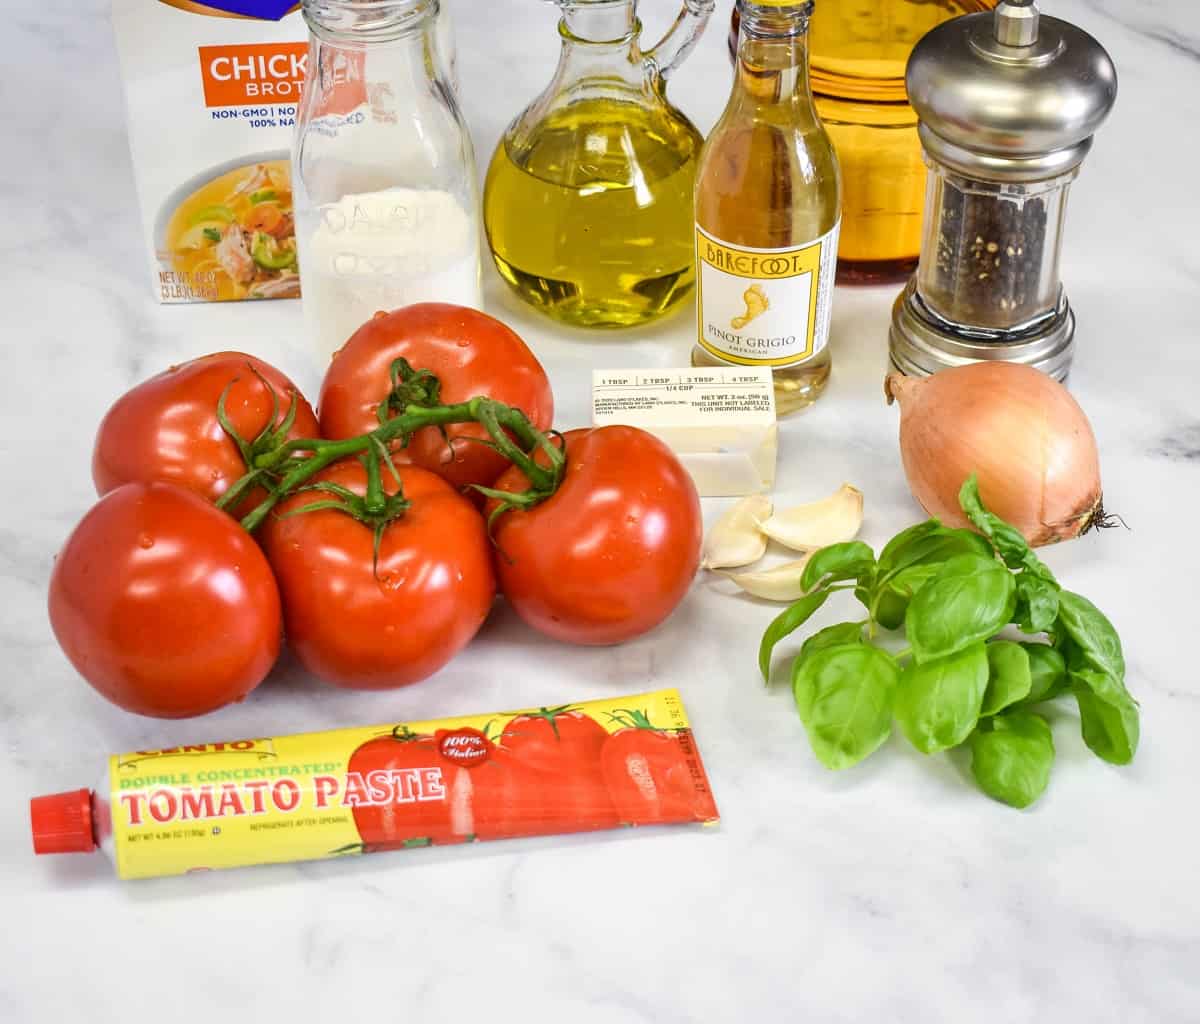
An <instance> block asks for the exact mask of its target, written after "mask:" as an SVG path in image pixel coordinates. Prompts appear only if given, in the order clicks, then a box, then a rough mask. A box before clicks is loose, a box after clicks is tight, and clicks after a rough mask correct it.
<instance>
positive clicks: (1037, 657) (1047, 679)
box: [1021, 643, 1070, 704]
mask: <svg viewBox="0 0 1200 1024" xmlns="http://www.w3.org/2000/svg"><path fill="white" fill-rule="evenodd" d="M1021 647H1022V648H1024V650H1025V654H1026V655H1027V656H1028V658H1029V674H1030V679H1031V682H1030V686H1029V695H1028V696H1027V697H1026V698H1025V700H1024V701H1023V702H1022V703H1024V704H1037V703H1039V702H1040V701H1044V700H1052V699H1053V698H1055V697H1057V696H1058V695H1059V694H1060V693H1064V692H1066V691H1067V690H1068V689H1069V688H1070V684H1069V683H1068V681H1067V663H1066V661H1064V660H1063V656H1062V655H1061V654H1059V653H1058V651H1056V650H1055V649H1054V648H1053V647H1051V646H1050V645H1049V644H1032V643H1023V644H1021Z"/></svg>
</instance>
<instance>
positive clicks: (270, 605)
mask: <svg viewBox="0 0 1200 1024" xmlns="http://www.w3.org/2000/svg"><path fill="white" fill-rule="evenodd" d="M50 623H51V625H52V626H53V628H54V635H55V636H56V637H57V639H58V643H59V646H61V647H62V649H63V652H64V653H65V654H66V655H67V657H68V658H69V659H70V660H71V663H72V664H73V665H74V666H75V668H76V669H77V670H78V671H79V674H80V675H82V676H83V677H84V678H85V679H86V680H87V681H88V682H89V683H91V685H92V686H93V687H95V689H96V690H97V691H99V693H100V694H101V695H103V696H104V697H107V698H108V699H109V700H110V701H112V702H113V703H114V704H117V705H119V706H120V707H123V708H125V709H126V710H128V711H133V712H136V713H137V714H139V715H152V716H154V717H157V718H186V717H189V716H191V715H202V714H204V713H205V712H208V711H213V710H215V709H216V708H219V707H221V706H223V705H225V704H229V703H231V702H233V701H239V700H241V699H242V698H243V697H245V696H246V694H248V693H249V692H250V691H251V690H253V689H254V687H256V686H257V685H258V684H259V683H260V682H261V681H262V680H263V678H264V677H265V676H266V674H267V673H268V672H269V671H270V670H271V666H272V665H273V664H274V663H275V659H276V657H277V656H278V654H279V644H280V607H279V592H278V590H277V589H276V586H275V580H274V577H273V576H272V575H271V569H270V566H268V565H267V560H266V558H265V557H264V556H263V553H262V551H261V549H260V548H259V547H258V545H257V544H255V542H254V540H253V538H251V536H250V535H249V534H248V533H246V531H245V530H243V529H242V528H241V527H240V526H239V525H238V524H237V523H236V522H234V520H232V519H230V518H229V516H227V515H226V514H225V513H223V512H221V511H219V510H218V509H216V508H214V507H213V506H212V505H211V504H209V503H208V502H206V501H205V500H204V499H203V498H201V497H199V496H198V495H196V494H193V493H192V492H190V491H186V490H184V489H182V488H179V487H175V486H173V485H171V484H157V483H152V484H141V483H132V484H125V485H124V486H123V487H118V488H117V489H116V490H114V491H112V492H110V493H109V494H107V495H106V496H105V497H103V498H101V499H100V501H99V502H97V504H96V505H94V506H93V507H92V509H91V511H90V512H88V514H87V515H86V516H84V518H83V520H82V521H81V522H80V523H79V525H78V526H77V527H76V528H75V531H74V532H73V533H72V534H71V536H70V537H69V538H68V539H67V543H66V545H65V546H64V547H63V549H62V552H61V553H60V554H59V556H58V559H57V561H56V562H55V563H54V571H53V573H52V574H51V577H50Z"/></svg>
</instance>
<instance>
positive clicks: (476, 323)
mask: <svg viewBox="0 0 1200 1024" xmlns="http://www.w3.org/2000/svg"><path fill="white" fill-rule="evenodd" d="M401 357H403V358H405V359H407V360H408V362H409V364H410V365H411V366H412V367H413V369H415V370H430V371H432V372H433V373H434V374H435V375H436V376H437V378H438V379H439V380H440V381H441V384H442V388H441V398H442V401H443V402H444V403H446V404H447V405H451V404H454V403H455V402H465V401H466V400H467V399H469V398H474V397H476V396H477V395H488V396H490V397H492V398H495V399H497V400H498V401H501V402H504V403H505V404H506V405H511V406H515V407H516V408H518V409H520V410H521V411H522V412H523V413H525V415H526V416H527V417H528V418H529V420H530V422H531V423H533V425H534V426H535V427H537V428H538V429H539V430H548V429H549V428H550V423H551V420H552V418H553V415H554V396H553V395H552V394H551V391H550V382H549V380H547V378H546V372H545V370H543V369H542V365H541V363H539V362H538V361H537V359H536V358H535V357H534V355H533V353H532V352H530V351H529V349H528V348H527V347H526V345H525V343H524V342H523V341H522V340H521V339H520V338H519V337H518V336H517V335H516V334H515V333H514V332H513V331H511V330H509V328H507V327H505V326H504V324H502V323H501V322H500V321H499V320H495V319H493V318H492V317H490V316H488V315H487V314H486V313H480V312H479V311H478V310H475V309H468V308H466V307H465V306H453V305H448V304H446V303H440V302H423V303H420V304H418V305H415V306H406V307H405V308H403V309H398V310H395V311H394V312H391V313H376V314H375V316H374V317H373V318H372V319H370V320H368V321H367V322H366V323H365V324H363V325H362V327H360V328H359V329H358V330H357V331H355V333H354V334H353V335H352V336H351V338H350V340H349V341H347V342H346V344H345V345H344V346H342V348H341V350H340V351H338V352H337V353H336V354H335V355H334V357H333V361H332V362H331V363H330V364H329V370H328V372H326V374H325V383H324V384H323V385H322V387H321V398H320V403H319V405H320V412H321V430H322V432H323V436H325V437H327V438H330V439H331V440H337V439H340V438H344V437H355V436H357V435H358V434H364V433H367V432H368V431H371V430H374V429H375V428H376V427H378V426H379V418H378V416H377V415H376V410H377V409H378V407H379V403H380V402H381V401H383V399H384V398H385V397H386V396H387V393H388V391H389V389H390V388H391V379H390V377H389V373H390V370H391V366H392V363H393V362H395V361H396V360H397V359H398V358H401ZM446 434H447V436H448V437H449V438H450V443H449V444H447V442H446V438H445V437H443V436H442V433H441V431H439V430H437V429H436V428H434V427H427V428H425V429H424V430H421V431H418V432H417V433H416V434H415V435H413V438H412V440H411V441H410V442H409V445H408V447H407V448H405V449H403V450H398V451H397V453H396V456H397V458H398V459H402V460H403V461H405V462H411V463H413V464H414V465H417V466H422V467H424V468H425V469H430V470H433V472H435V473H437V474H439V475H440V476H443V477H445V478H446V479H447V480H449V481H450V482H451V483H452V484H454V486H455V487H460V488H461V487H465V486H467V485H468V484H490V483H491V482H492V481H493V480H495V479H496V477H498V476H499V475H500V474H501V473H502V472H504V470H505V468H506V467H507V466H508V465H509V463H508V460H507V459H505V458H504V456H503V455H500V454H499V453H498V452H495V451H493V450H492V449H491V448H488V447H487V446H486V445H482V444H479V443H478V441H473V440H468V438H482V439H487V437H488V433H487V431H486V430H484V429H483V427H481V426H480V425H479V424H478V423H461V424H455V425H452V426H449V427H447V428H446Z"/></svg>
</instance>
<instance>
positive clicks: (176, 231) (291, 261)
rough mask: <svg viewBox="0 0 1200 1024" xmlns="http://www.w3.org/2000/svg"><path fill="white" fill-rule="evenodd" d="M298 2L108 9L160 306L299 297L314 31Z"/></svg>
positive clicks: (132, 4)
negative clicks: (300, 160) (300, 113)
mask: <svg viewBox="0 0 1200 1024" xmlns="http://www.w3.org/2000/svg"><path fill="white" fill-rule="evenodd" d="M299 7H300V5H299V4H298V3H295V2H293V0H206V2H204V3H197V2H192V0H113V25H114V28H115V30H116V37H117V50H118V53H119V55H120V61H121V74H122V78H123V79H124V83H125V98H126V104H127V108H128V115H129V140H130V147H131V149H132V152H133V165H134V173H135V175H136V177H137V188H138V197H139V200H140V204H141V208H142V227H143V230H144V232H145V237H146V246H147V248H148V249H149V252H150V269H151V276H152V280H153V287H154V292H155V294H156V295H157V296H158V297H159V299H160V300H161V301H162V302H220V301H226V300H231V299H273V298H285V297H293V296H297V295H299V294H300V278H299V272H298V269H297V266H296V237H295V236H296V231H295V220H294V218H293V213H292V188H291V172H290V167H289V148H290V146H291V137H292V126H293V125H294V124H295V118H296V108H297V106H298V104H299V102H300V92H301V88H302V86H303V82H304V71H305V64H306V60H307V52H308V46H307V43H306V41H305V40H306V39H307V33H306V30H305V27H304V21H303V19H302V18H301V16H300V11H299Z"/></svg>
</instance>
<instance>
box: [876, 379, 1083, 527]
mask: <svg viewBox="0 0 1200 1024" xmlns="http://www.w3.org/2000/svg"><path fill="white" fill-rule="evenodd" d="M884 392H885V393H886V394H887V398H888V403H889V404H891V402H892V401H897V402H899V403H900V454H901V458H902V459H903V462H904V473H905V476H907V478H908V486H909V488H910V490H911V491H912V494H913V497H914V498H916V500H917V501H918V502H919V503H920V505H921V507H922V508H924V509H925V511H926V512H927V513H929V515H931V516H936V517H937V518H938V519H940V520H941V521H942V522H943V523H946V524H947V525H950V526H970V523H969V522H968V521H967V518H966V516H965V515H964V514H963V511H962V509H961V508H960V507H959V504H958V491H959V488H960V487H961V486H962V484H963V482H964V481H965V480H966V479H967V477H968V476H970V475H971V474H972V473H975V474H976V475H977V476H978V478H979V493H980V497H981V498H982V499H983V503H984V505H986V506H987V508H988V509H990V510H991V511H992V512H994V513H995V514H996V515H998V516H999V517H1000V518H1001V519H1004V520H1005V521H1006V522H1009V523H1011V524H1012V525H1013V526H1015V527H1016V528H1017V529H1019V530H1020V531H1021V533H1022V534H1024V536H1025V539H1026V540H1027V541H1028V542H1029V543H1030V544H1031V545H1033V546H1034V547H1038V546H1041V545H1045V544H1053V543H1055V542H1057V541H1061V540H1070V539H1071V538H1073V537H1077V536H1079V535H1080V534H1081V533H1084V532H1086V531H1087V530H1088V529H1089V528H1091V527H1092V526H1093V525H1095V523H1096V522H1097V521H1098V520H1099V519H1100V518H1102V517H1103V505H1102V502H1101V486H1100V456H1099V453H1098V451H1097V449H1096V437H1095V434H1094V433H1093V432H1092V426H1091V424H1090V423H1089V422H1088V419H1087V416H1086V415H1085V414H1084V411H1083V409H1082V408H1080V406H1079V403H1078V402H1076V401H1075V399H1074V398H1073V397H1072V396H1071V394H1070V392H1068V391H1067V389H1066V388H1065V387H1063V385H1061V384H1059V383H1058V382H1057V381H1056V380H1054V379H1052V378H1051V377H1048V376H1046V374H1044V373H1042V372H1041V371H1040V370H1035V369H1034V368H1033V367H1031V366H1025V365H1023V364H1020V363H1006V362H981V363H971V364H969V365H966V366H956V367H953V368H950V369H946V370H941V371H939V372H938V373H935V374H934V375H933V376H931V377H924V378H918V377H906V376H904V375H903V374H899V373H893V374H890V375H889V376H888V377H887V379H886V380H885V382H884Z"/></svg>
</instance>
